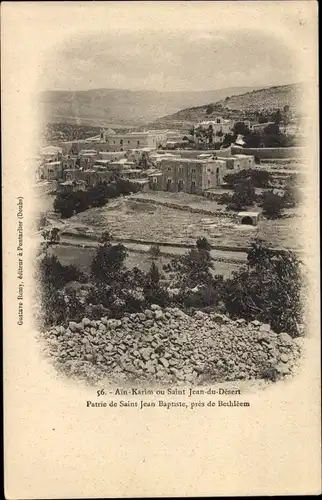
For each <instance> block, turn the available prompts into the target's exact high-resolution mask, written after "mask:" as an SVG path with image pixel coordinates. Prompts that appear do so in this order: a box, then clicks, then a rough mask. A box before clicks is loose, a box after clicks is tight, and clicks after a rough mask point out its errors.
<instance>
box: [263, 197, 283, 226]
mask: <svg viewBox="0 0 322 500" xmlns="http://www.w3.org/2000/svg"><path fill="white" fill-rule="evenodd" d="M262 206H263V214H264V215H265V217H267V218H268V219H278V218H279V217H281V215H282V209H283V198H282V197H281V196H279V195H278V194H275V193H274V192H273V191H268V192H266V193H265V194H264V195H263V205H262Z"/></svg>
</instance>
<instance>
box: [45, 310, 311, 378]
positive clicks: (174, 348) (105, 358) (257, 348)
mask: <svg viewBox="0 0 322 500" xmlns="http://www.w3.org/2000/svg"><path fill="white" fill-rule="evenodd" d="M42 337H43V339H44V340H45V352H46V354H47V355H48V356H50V357H51V358H53V360H54V363H55V365H56V367H57V368H58V369H59V370H60V371H62V372H63V373H65V374H66V375H68V376H71V377H73V378H78V379H84V380H86V381H87V382H90V383H95V382H98V381H99V380H102V379H104V378H105V379H106V378H108V379H109V380H110V381H111V382H114V381H115V382H120V381H124V382H126V381H128V382H131V383H133V382H143V381H145V382H149V383H158V384H163V383H165V384H169V383H175V384H177V385H183V384H187V383H189V384H202V383H211V382H223V381H232V380H250V379H269V380H273V381H274V380H277V379H279V378H282V377H284V376H285V375H290V374H292V372H293V371H294V369H295V367H296V365H297V362H298V360H299V357H300V353H301V352H300V351H301V347H300V346H301V340H302V339H292V337H290V335H288V334H287V333H279V334H276V333H275V332H273V331H272V330H271V329H270V326H269V325H267V324H261V323H260V322H259V321H252V322H251V323H246V321H245V320H243V319H238V320H237V321H233V320H231V319H229V318H227V317H226V316H223V315H220V314H215V313H204V312H201V311H197V312H196V313H195V314H194V315H193V316H190V315H187V314H185V313H184V312H183V311H181V310H180V309H177V308H165V309H161V308H160V307H159V306H158V305H152V306H151V308H150V309H146V310H145V311H144V312H141V313H135V314H129V313H125V314H124V316H123V317H122V319H108V318H101V319H100V320H91V319H88V318H83V320H82V321H81V322H80V323H75V322H70V323H69V326H68V328H64V327H63V326H55V327H52V328H51V329H49V330H48V331H46V332H44V333H43V334H42Z"/></svg>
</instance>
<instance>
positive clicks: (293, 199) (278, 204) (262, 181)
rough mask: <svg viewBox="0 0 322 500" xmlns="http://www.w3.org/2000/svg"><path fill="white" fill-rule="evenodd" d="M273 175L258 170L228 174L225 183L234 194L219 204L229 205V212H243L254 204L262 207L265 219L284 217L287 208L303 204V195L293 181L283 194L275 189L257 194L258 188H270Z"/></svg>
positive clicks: (225, 194) (224, 198) (220, 200)
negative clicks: (256, 189)
mask: <svg viewBox="0 0 322 500" xmlns="http://www.w3.org/2000/svg"><path fill="white" fill-rule="evenodd" d="M271 180H272V179H271V174H270V173H269V172H265V171H258V170H252V169H249V170H241V171H240V172H236V173H234V174H227V175H226V176H225V177H224V181H225V182H226V183H227V184H228V185H229V186H230V187H231V188H233V190H234V192H233V194H232V195H231V194H228V193H224V194H222V195H221V197H220V198H219V200H218V202H219V203H220V204H222V205H227V209H228V210H234V211H241V210H244V209H245V208H247V207H251V206H253V205H254V204H257V205H258V206H261V207H262V209H263V214H264V215H265V217H267V218H270V219H277V218H279V217H281V216H282V215H283V210H284V209H286V208H294V207H296V206H297V205H298V204H299V203H300V202H301V195H300V192H299V190H298V189H297V187H296V186H295V184H294V183H293V182H292V181H289V182H288V183H287V184H286V186H285V187H284V188H283V194H278V192H274V189H272V188H271V189H265V191H264V192H263V193H262V194H256V191H255V187H256V188H269V187H270V185H271Z"/></svg>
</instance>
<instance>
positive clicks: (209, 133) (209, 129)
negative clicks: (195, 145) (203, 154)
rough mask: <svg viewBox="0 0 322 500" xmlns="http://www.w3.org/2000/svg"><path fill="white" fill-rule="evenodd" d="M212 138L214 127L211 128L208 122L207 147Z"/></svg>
mask: <svg viewBox="0 0 322 500" xmlns="http://www.w3.org/2000/svg"><path fill="white" fill-rule="evenodd" d="M213 138H214V129H213V126H212V125H211V124H210V125H209V127H208V144H209V147H211V146H212V143H213Z"/></svg>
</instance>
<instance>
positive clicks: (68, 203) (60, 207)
mask: <svg viewBox="0 0 322 500" xmlns="http://www.w3.org/2000/svg"><path fill="white" fill-rule="evenodd" d="M75 209H76V203H75V199H74V197H73V196H72V194H71V193H68V194H65V193H64V194H58V195H57V196H56V198H55V201H54V210H55V211H56V212H60V215H61V217H63V218H64V219H66V218H68V217H71V216H72V215H73V214H74V211H75Z"/></svg>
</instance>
